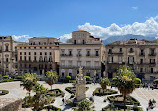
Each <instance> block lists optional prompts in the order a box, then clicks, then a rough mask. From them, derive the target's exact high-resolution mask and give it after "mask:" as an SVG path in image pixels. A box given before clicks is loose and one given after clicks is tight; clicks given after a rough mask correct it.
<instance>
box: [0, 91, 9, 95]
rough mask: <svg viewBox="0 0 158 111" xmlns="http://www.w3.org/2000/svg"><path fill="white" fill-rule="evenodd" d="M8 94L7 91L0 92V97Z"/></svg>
mask: <svg viewBox="0 0 158 111" xmlns="http://www.w3.org/2000/svg"><path fill="white" fill-rule="evenodd" d="M8 93H9V91H8V90H0V96H1V95H6V94H8Z"/></svg>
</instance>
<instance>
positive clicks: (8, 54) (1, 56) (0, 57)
mask: <svg viewBox="0 0 158 111" xmlns="http://www.w3.org/2000/svg"><path fill="white" fill-rule="evenodd" d="M19 44H24V43H22V42H16V41H14V40H12V37H11V36H6V37H4V36H3V37H0V74H2V75H10V74H15V73H17V49H16V46H17V45H19Z"/></svg>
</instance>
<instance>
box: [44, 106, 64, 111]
mask: <svg viewBox="0 0 158 111" xmlns="http://www.w3.org/2000/svg"><path fill="white" fill-rule="evenodd" d="M43 109H47V110H48V111H61V109H60V108H57V107H55V106H53V105H48V106H45V107H44V108H43Z"/></svg>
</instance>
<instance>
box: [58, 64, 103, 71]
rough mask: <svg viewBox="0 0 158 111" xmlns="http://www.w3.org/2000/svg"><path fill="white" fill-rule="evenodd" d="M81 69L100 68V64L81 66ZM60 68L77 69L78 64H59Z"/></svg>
mask: <svg viewBox="0 0 158 111" xmlns="http://www.w3.org/2000/svg"><path fill="white" fill-rule="evenodd" d="M81 67H82V68H83V69H93V70H100V69H101V66H81ZM60 68H65V69H78V68H80V66H72V65H60Z"/></svg>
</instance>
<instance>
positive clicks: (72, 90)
mask: <svg viewBox="0 0 158 111" xmlns="http://www.w3.org/2000/svg"><path fill="white" fill-rule="evenodd" d="M88 89H89V87H86V91H87V90H88ZM65 90H66V91H67V92H69V93H71V94H75V93H76V87H66V88H65Z"/></svg>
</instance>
